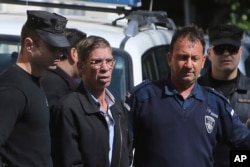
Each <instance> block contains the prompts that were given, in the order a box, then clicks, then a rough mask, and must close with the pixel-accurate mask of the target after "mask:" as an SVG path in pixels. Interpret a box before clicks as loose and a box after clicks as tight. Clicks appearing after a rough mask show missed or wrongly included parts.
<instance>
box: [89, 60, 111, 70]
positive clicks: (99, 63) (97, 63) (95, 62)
mask: <svg viewBox="0 0 250 167" xmlns="http://www.w3.org/2000/svg"><path fill="white" fill-rule="evenodd" d="M104 62H105V63H106V65H107V66H108V67H109V68H112V67H113V66H114V65H115V59H114V58H109V59H92V60H90V64H91V65H92V66H93V67H94V68H95V69H99V68H101V66H102V65H103V63H104Z"/></svg>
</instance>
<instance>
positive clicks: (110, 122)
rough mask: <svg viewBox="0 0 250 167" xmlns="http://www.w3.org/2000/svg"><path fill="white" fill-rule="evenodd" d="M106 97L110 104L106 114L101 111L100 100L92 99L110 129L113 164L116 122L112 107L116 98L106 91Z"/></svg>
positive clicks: (110, 157)
mask: <svg viewBox="0 0 250 167" xmlns="http://www.w3.org/2000/svg"><path fill="white" fill-rule="evenodd" d="M105 92H106V97H105V100H106V102H107V104H108V110H107V112H104V111H102V110H101V109H100V103H99V102H98V100H97V99H96V98H95V97H94V96H93V95H91V97H92V98H93V99H94V101H95V102H96V105H97V107H99V111H100V113H101V114H102V115H103V116H104V118H105V120H106V122H107V125H108V129H109V163H110V164H111V160H112V152H113V141H114V127H115V120H114V119H113V116H112V113H111V110H110V107H111V106H112V105H114V103H115V98H114V96H113V95H112V94H111V92H110V91H109V90H108V89H106V90H105Z"/></svg>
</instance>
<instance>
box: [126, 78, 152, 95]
mask: <svg viewBox="0 0 250 167" xmlns="http://www.w3.org/2000/svg"><path fill="white" fill-rule="evenodd" d="M150 83H151V80H149V79H146V80H144V81H142V82H141V83H139V84H138V85H136V86H134V87H133V88H132V89H131V90H129V91H128V92H127V94H126V98H129V97H130V96H131V94H133V93H135V92H137V91H138V90H140V89H141V88H143V87H145V86H147V85H149V84H150Z"/></svg>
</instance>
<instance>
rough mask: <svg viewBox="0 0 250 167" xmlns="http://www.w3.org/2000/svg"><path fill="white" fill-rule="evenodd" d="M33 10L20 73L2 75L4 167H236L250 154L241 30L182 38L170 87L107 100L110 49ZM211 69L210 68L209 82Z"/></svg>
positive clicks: (195, 31)
mask: <svg viewBox="0 0 250 167" xmlns="http://www.w3.org/2000/svg"><path fill="white" fill-rule="evenodd" d="M67 21H68V20H67V18H66V17H64V16H61V15H59V14H56V13H51V12H48V11H42V10H28V11H27V20H26V22H25V23H24V25H23V27H22V30H21V51H20V53H19V55H18V59H17V61H16V63H15V64H14V65H13V66H11V67H10V68H8V69H7V70H6V71H4V72H3V73H1V74H0V97H1V100H0V115H1V116H0V167H53V166H54V167H72V166H75V167H130V166H134V167H167V166H169V167H184V166H185V167H229V165H230V164H229V162H230V155H229V154H230V150H246V151H249V149H250V130H249V129H248V127H247V126H246V124H247V122H249V120H250V84H249V83H250V79H249V78H248V77H246V76H244V75H243V74H242V73H241V72H240V70H239V69H238V64H239V61H240V58H241V54H242V46H241V41H242V36H243V30H242V29H240V28H238V27H236V26H235V25H230V24H221V25H216V26H213V27H210V28H209V31H208V32H209V33H208V35H209V48H208V49H207V50H205V39H204V32H203V31H202V29H200V28H199V27H198V26H196V25H187V26H183V27H179V28H177V29H176V30H175V32H174V35H173V37H172V40H171V43H170V47H169V52H168V53H167V54H166V62H167V64H168V65H169V67H170V73H169V74H168V76H167V77H166V78H163V79H160V80H157V81H151V80H146V81H143V82H142V83H140V84H138V85H135V86H134V88H132V89H131V90H128V95H127V97H126V100H125V103H126V104H124V102H123V101H120V100H118V99H117V98H116V97H114V96H113V94H112V93H113V92H111V91H109V90H108V86H109V85H110V83H111V81H112V72H113V70H114V66H115V63H116V60H115V58H114V57H113V55H112V47H111V45H110V43H109V41H107V40H106V39H104V38H103V37H101V36H96V35H95V34H86V33H85V32H84V30H78V29H74V28H67ZM206 59H209V61H210V63H211V66H210V67H209V69H208V71H207V72H206V73H205V74H204V75H202V76H201V74H200V73H201V70H202V69H203V68H204V65H205V62H206Z"/></svg>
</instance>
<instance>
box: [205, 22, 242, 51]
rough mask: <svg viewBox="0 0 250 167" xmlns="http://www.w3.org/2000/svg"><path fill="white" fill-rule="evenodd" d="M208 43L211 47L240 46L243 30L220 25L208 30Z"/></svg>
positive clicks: (233, 26) (232, 26)
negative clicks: (223, 45)
mask: <svg viewBox="0 0 250 167" xmlns="http://www.w3.org/2000/svg"><path fill="white" fill-rule="evenodd" d="M208 35H209V42H210V44H212V45H214V46H215V45H221V44H231V45H234V46H240V45H241V39H242V35H243V30H242V29H240V28H238V27H236V26H235V25H230V24H222V25H218V26H214V27H212V28H210V29H209V30H208Z"/></svg>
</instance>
